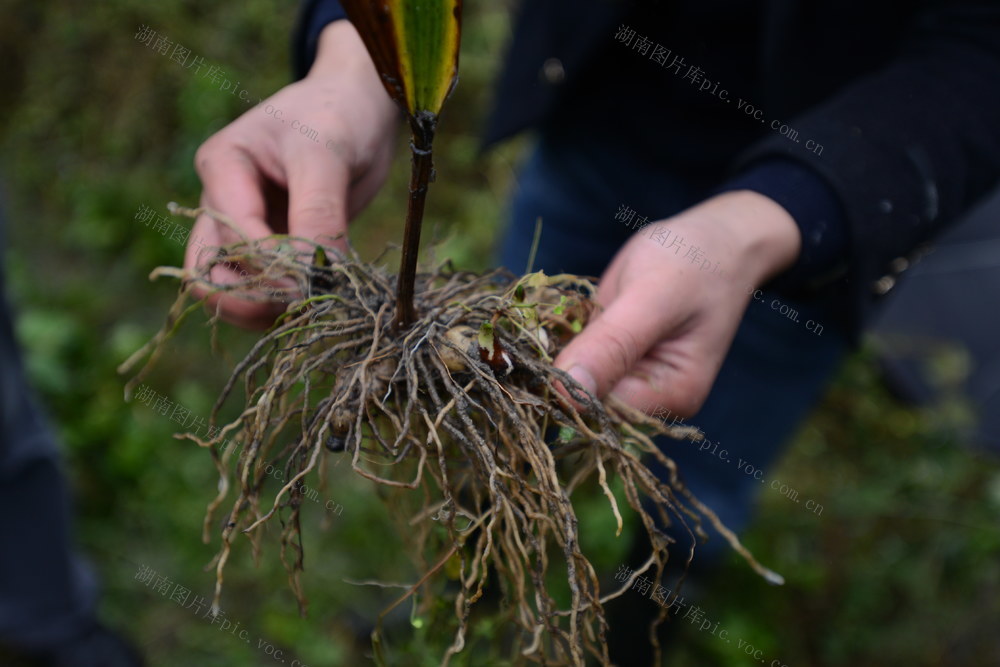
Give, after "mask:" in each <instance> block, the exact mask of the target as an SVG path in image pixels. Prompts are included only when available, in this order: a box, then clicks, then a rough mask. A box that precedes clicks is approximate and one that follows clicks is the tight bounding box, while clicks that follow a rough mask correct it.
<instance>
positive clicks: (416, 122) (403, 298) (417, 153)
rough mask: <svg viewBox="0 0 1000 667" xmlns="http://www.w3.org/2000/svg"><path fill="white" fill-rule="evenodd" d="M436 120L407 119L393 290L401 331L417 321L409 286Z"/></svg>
mask: <svg viewBox="0 0 1000 667" xmlns="http://www.w3.org/2000/svg"><path fill="white" fill-rule="evenodd" d="M436 123H437V117H436V116H434V115H433V114H430V113H426V112H420V113H418V115H417V116H416V117H415V118H411V119H410V129H411V135H410V151H411V152H412V153H413V162H412V168H411V170H410V200H409V202H408V203H407V206H406V229H405V231H404V232H403V257H402V260H401V261H400V264H399V282H398V283H397V287H396V322H395V328H396V330H397V331H402V330H404V329H406V327H408V326H410V325H411V324H413V322H414V320H416V319H417V316H416V311H415V309H414V307H413V287H414V283H415V281H416V276H417V257H418V256H419V254H420V228H421V226H422V225H423V221H424V202H425V201H426V199H427V187H428V184H429V183H430V181H431V178H432V176H433V172H434V166H433V161H432V159H431V147H432V144H433V142H434V127H435V125H436Z"/></svg>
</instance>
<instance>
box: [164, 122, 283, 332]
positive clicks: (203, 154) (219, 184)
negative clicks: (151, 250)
mask: <svg viewBox="0 0 1000 667" xmlns="http://www.w3.org/2000/svg"><path fill="white" fill-rule="evenodd" d="M195 167H196V169H197V171H198V174H199V176H200V177H201V180H202V183H203V185H204V190H203V193H202V197H201V205H202V206H203V207H208V208H211V209H213V210H215V211H218V212H220V213H224V214H225V215H227V216H228V217H229V218H231V219H232V221H233V223H234V224H235V226H236V227H238V229H239V231H237V230H234V229H232V228H231V227H230V226H228V225H226V224H224V223H222V222H219V221H217V220H215V219H213V218H211V217H210V216H208V215H205V214H203V215H201V216H199V217H198V219H197V220H195V224H194V227H193V229H192V231H191V235H190V241H189V242H188V246H187V250H186V252H185V257H184V266H185V268H187V269H188V270H196V269H197V267H199V266H202V265H204V263H205V262H206V261H208V260H209V259H210V258H211V256H210V253H214V252H215V249H216V248H218V247H220V246H225V245H229V244H231V243H235V242H237V241H239V240H241V238H245V239H247V240H253V239H260V238H264V237H266V236H268V235H270V234H271V233H272V230H271V228H270V227H269V226H268V224H267V222H266V219H265V216H266V210H267V207H266V203H265V199H264V193H263V187H264V177H263V175H262V174H261V173H260V171H259V170H258V169H257V167H256V165H255V164H254V163H253V161H252V160H251V159H250V157H249V156H247V155H246V153H244V152H243V151H241V150H240V149H238V148H236V147H227V148H216V147H215V146H214V145H213V144H212V143H211V142H206V143H205V144H204V145H203V146H202V147H201V148H200V149H199V150H198V153H197V154H196V157H195ZM248 277H249V274H248V273H247V270H246V267H240V266H239V265H237V264H227V265H221V264H219V265H216V266H214V267H213V268H212V272H211V275H210V276H209V279H210V280H211V281H212V282H213V283H216V284H221V285H228V284H233V283H237V282H241V281H245V280H247V278H248ZM192 292H193V293H194V295H195V297H196V298H202V297H206V296H207V297H208V300H207V302H206V303H207V306H208V307H209V308H210V309H212V310H215V311H217V312H218V313H219V314H220V315H221V316H222V318H223V319H224V320H226V321H228V322H231V323H233V324H236V325H238V326H242V327H246V328H252V329H260V328H266V327H267V326H269V325H270V323H271V322H273V321H274V318H275V317H277V315H279V314H280V313H281V312H282V311H283V310H284V305H283V304H280V303H265V302H259V301H248V300H246V299H241V298H239V297H237V296H233V295H229V294H226V293H219V292H216V293H214V294H212V293H210V292H209V290H208V289H206V288H204V287H201V286H197V285H195V286H194V287H193V288H192Z"/></svg>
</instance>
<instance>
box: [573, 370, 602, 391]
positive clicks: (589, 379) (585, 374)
mask: <svg viewBox="0 0 1000 667" xmlns="http://www.w3.org/2000/svg"><path fill="white" fill-rule="evenodd" d="M569 375H570V377H572V378H573V379H574V380H576V381H577V382H579V383H580V384H581V385H583V388H584V389H586V390H587V391H589V392H590V393H591V394H594V395H595V396H596V395H597V382H595V381H594V376H593V375H591V374H590V371H588V370H587V369H586V368H584V367H583V366H573V368H571V369H569Z"/></svg>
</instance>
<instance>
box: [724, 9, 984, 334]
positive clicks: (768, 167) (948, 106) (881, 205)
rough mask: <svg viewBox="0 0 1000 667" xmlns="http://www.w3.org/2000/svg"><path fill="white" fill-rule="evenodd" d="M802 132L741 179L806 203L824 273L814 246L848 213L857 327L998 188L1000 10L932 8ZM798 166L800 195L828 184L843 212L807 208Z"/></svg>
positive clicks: (809, 115)
mask: <svg viewBox="0 0 1000 667" xmlns="http://www.w3.org/2000/svg"><path fill="white" fill-rule="evenodd" d="M793 125H794V127H796V128H797V129H798V130H799V131H800V136H801V137H803V138H805V137H809V138H810V139H811V142H808V143H807V142H802V143H795V142H793V141H788V139H787V138H786V137H782V136H778V135H776V134H774V133H772V134H771V136H769V137H768V138H765V139H763V140H761V141H760V142H758V143H757V144H755V145H753V146H751V148H750V149H749V150H748V151H747V152H746V153H745V154H744V155H743V156H741V158H740V159H739V160H738V167H739V168H740V172H739V173H738V175H737V176H736V177H735V179H734V180H735V181H736V182H742V183H743V184H744V185H745V184H746V183H752V184H751V185H749V187H750V188H751V189H754V190H756V191H758V192H761V193H762V194H764V195H767V196H769V197H771V198H773V199H775V200H776V201H778V202H779V203H783V202H790V205H791V206H796V205H799V206H805V209H803V210H802V211H800V213H799V217H803V218H804V219H802V220H799V219H798V217H797V218H796V221H797V223H798V224H799V226H800V228H801V229H802V230H803V236H804V239H803V240H804V242H805V243H804V246H803V247H804V251H806V252H807V253H809V254H812V256H813V257H815V256H817V255H821V256H823V257H825V258H826V259H825V262H826V267H825V268H827V269H829V268H830V267H831V265H830V257H829V256H830V252H829V248H830V245H827V246H826V250H824V249H823V248H820V247H819V246H816V247H813V246H811V245H810V239H816V238H817V237H820V238H821V237H822V236H823V235H822V234H817V226H816V225H817V223H818V222H822V223H823V224H825V223H826V222H827V221H836V220H837V219H838V218H837V216H838V215H841V214H842V216H843V218H842V220H843V223H842V224H843V225H844V230H843V231H844V233H845V237H844V238H842V239H841V241H840V243H841V245H842V249H841V250H839V251H838V252H839V254H840V255H841V259H842V262H843V271H842V272H841V275H842V276H843V280H844V282H843V283H841V285H842V286H846V288H847V289H848V290H850V292H851V294H850V301H851V306H850V308H851V310H852V312H851V314H850V319H851V323H852V324H853V325H855V326H857V325H858V324H861V323H864V322H865V321H866V320H867V319H868V316H869V315H870V313H871V311H872V310H873V308H874V307H875V306H876V305H877V304H878V302H879V300H880V298H881V297H882V296H883V295H884V294H885V293H886V292H888V291H889V289H890V288H891V287H892V285H893V284H894V283H895V278H896V274H898V273H900V272H901V271H902V270H904V268H905V267H906V266H907V264H908V262H906V261H903V260H904V259H905V258H906V256H907V254H908V253H911V252H914V251H915V250H917V249H918V248H919V246H920V245H921V244H922V243H924V242H926V241H927V240H929V239H930V238H931V237H932V236H933V235H934V234H936V233H937V232H939V231H941V230H942V229H943V228H944V227H946V226H947V225H948V224H949V223H951V222H954V221H955V220H956V218H958V217H959V216H960V215H961V214H962V213H964V212H965V211H967V210H968V209H969V208H970V207H971V206H972V204H974V203H975V201H976V200H977V199H979V198H981V197H983V196H984V195H986V194H987V193H988V192H989V191H990V190H991V189H992V188H993V187H995V185H996V183H997V181H998V180H1000V6H998V3H996V2H962V3H958V2H952V3H948V4H946V5H945V4H942V6H940V7H937V8H934V9H929V10H926V11H925V12H924V13H923V14H922V15H921V16H920V17H919V20H918V21H917V22H916V23H915V25H914V28H913V30H912V32H911V34H910V35H909V39H908V40H907V42H906V43H905V44H904V46H903V48H902V50H901V52H900V54H899V56H898V57H897V58H896V59H895V60H893V61H892V62H891V63H890V64H889V65H887V66H886V67H884V68H883V69H881V70H879V71H875V72H873V73H872V74H870V75H868V76H866V77H864V78H862V79H858V80H856V81H854V82H853V83H852V84H850V85H848V86H847V87H845V88H844V89H842V90H841V91H840V92H838V93H837V94H835V95H833V96H832V97H831V98H830V99H828V100H827V101H826V102H824V103H822V104H820V105H819V106H817V107H815V108H813V109H811V110H810V111H808V112H806V113H804V114H803V115H801V116H800V117H799V118H796V119H795V120H794V123H793ZM779 163H780V164H781V168H780V169H776V168H775V165H777V164H779ZM796 166H797V167H798V169H799V170H801V172H802V177H803V178H806V179H807V180H809V179H811V183H812V185H809V186H803V187H812V188H815V181H816V179H817V177H818V178H820V179H822V180H823V181H824V182H825V184H826V187H827V188H829V190H828V192H830V193H832V195H833V196H834V197H835V200H836V201H837V202H839V204H840V208H839V211H838V210H837V208H836V206H835V205H831V204H830V203H829V202H830V199H829V197H827V198H825V199H823V201H826V202H827V203H824V204H819V205H815V203H814V205H807V204H803V203H802V201H801V200H802V197H801V196H800V192H799V190H798V186H797V185H796V183H795V179H794V178H791V177H790V176H789V174H790V173H791V171H790V170H792V169H794V168H795V167H796ZM814 199H815V198H814ZM796 202H798V203H796ZM783 205H784V204H783ZM786 208H787V207H786ZM795 215H796V214H795V213H793V217H795ZM834 224H835V223H834ZM822 226H823V225H820V227H822ZM833 231H836V230H835V229H834V230H833ZM807 234H808V238H806V236H807ZM828 236H831V235H828ZM836 236H837V235H836V234H835V233H834V234H832V238H833V239H834V240H833V241H832V243H833V244H836V243H837V241H836ZM819 245H823V244H822V243H820V244H819ZM806 252H804V258H803V259H804V261H808V259H809V258H808V257H807V256H805V254H806ZM801 261H802V260H800V264H801ZM796 268H797V269H801V267H796ZM794 270H795V269H793V271H794Z"/></svg>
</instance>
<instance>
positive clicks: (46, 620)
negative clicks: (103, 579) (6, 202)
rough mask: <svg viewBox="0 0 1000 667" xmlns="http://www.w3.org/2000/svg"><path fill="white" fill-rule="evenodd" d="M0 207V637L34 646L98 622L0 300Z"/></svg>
mask: <svg viewBox="0 0 1000 667" xmlns="http://www.w3.org/2000/svg"><path fill="white" fill-rule="evenodd" d="M3 227H4V223H3V213H2V211H0V526H2V531H3V535H2V537H0V644H6V645H9V646H14V647H17V648H19V649H27V650H35V649H40V648H43V647H51V646H53V645H56V644H60V643H62V642H66V641H68V640H70V639H72V638H74V637H75V636H77V635H79V634H81V633H83V632H86V631H87V630H89V629H90V626H92V625H93V624H94V623H95V622H96V602H97V581H96V578H95V576H94V574H93V573H92V572H91V571H90V569H89V568H88V567H87V566H86V565H85V564H84V563H83V561H81V560H80V559H79V558H77V557H76V556H75V554H74V553H73V548H72V542H71V539H70V534H71V526H70V523H71V521H70V516H71V509H70V498H69V490H68V488H67V484H66V478H65V477H64V475H63V472H62V470H61V466H60V453H59V448H58V446H57V445H56V440H55V438H54V437H53V436H52V433H51V431H50V430H49V428H48V426H47V424H46V421H45V418H44V416H43V415H42V412H41V410H40V409H39V408H38V406H37V404H36V402H35V401H34V399H33V398H32V396H31V391H30V390H29V388H28V385H27V382H26V380H25V377H24V370H23V368H22V365H21V359H20V355H19V351H18V348H17V344H16V341H15V340H14V330H13V325H12V321H11V320H12V318H11V315H10V311H9V308H8V307H7V304H6V301H5V299H4V280H3V253H4V247H5V246H4V240H3V234H4V229H3Z"/></svg>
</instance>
